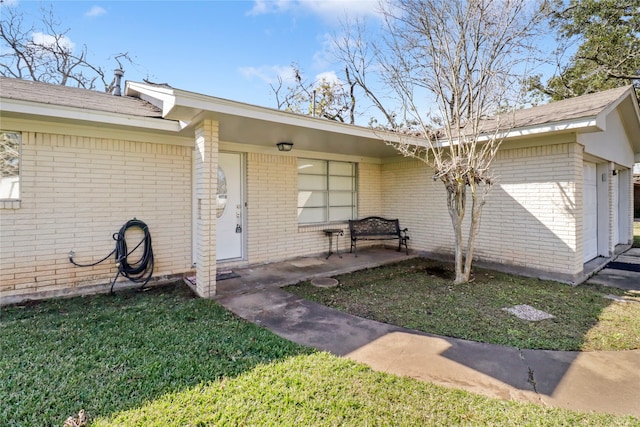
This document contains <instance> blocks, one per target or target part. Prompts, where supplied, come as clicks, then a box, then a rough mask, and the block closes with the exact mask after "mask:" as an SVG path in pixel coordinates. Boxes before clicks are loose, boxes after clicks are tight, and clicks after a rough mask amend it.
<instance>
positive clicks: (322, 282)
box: [311, 277, 338, 288]
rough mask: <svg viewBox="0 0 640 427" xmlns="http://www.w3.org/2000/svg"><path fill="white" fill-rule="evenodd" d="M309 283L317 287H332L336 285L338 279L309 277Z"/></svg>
mask: <svg viewBox="0 0 640 427" xmlns="http://www.w3.org/2000/svg"><path fill="white" fill-rule="evenodd" d="M311 284H312V285H313V286H317V287H318V288H333V287H335V286H338V281H337V280H336V279H333V278H331V277H316V278H315V279H311Z"/></svg>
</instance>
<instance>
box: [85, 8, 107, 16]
mask: <svg viewBox="0 0 640 427" xmlns="http://www.w3.org/2000/svg"><path fill="white" fill-rule="evenodd" d="M106 13H107V10H106V9H105V8H104V7H100V6H93V7H92V8H91V9H89V10H88V11H87V12H86V13H85V14H84V16H87V17H89V18H93V17H94V16H100V15H104V14H106Z"/></svg>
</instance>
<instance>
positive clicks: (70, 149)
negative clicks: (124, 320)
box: [0, 132, 192, 302]
mask: <svg viewBox="0 0 640 427" xmlns="http://www.w3.org/2000/svg"><path fill="white" fill-rule="evenodd" d="M191 156H192V150H191V148H190V147H182V146H177V145H164V144H153V143H144V142H136V141H129V140H111V139H101V138H90V137H79V136H68V135H59V134H45V133H34V132H22V164H21V202H20V204H19V208H17V209H6V207H7V206H5V209H0V227H1V241H0V300H2V302H8V301H9V302H10V301H11V300H12V299H15V298H16V297H17V296H19V295H24V294H32V295H40V296H55V295H65V294H77V293H82V288H84V287H89V286H93V285H98V284H105V283H110V282H111V280H112V279H113V277H114V276H115V272H116V268H115V266H114V264H113V258H110V259H109V260H108V261H106V262H104V263H103V264H101V265H99V266H96V267H92V268H78V267H75V266H73V265H72V264H71V263H69V261H68V254H69V251H70V250H72V249H73V250H75V252H76V258H75V259H76V260H77V261H78V262H80V263H89V262H92V261H96V260H98V259H100V258H102V257H104V256H105V255H106V254H108V253H109V252H110V251H111V250H113V248H114V246H115V242H114V240H113V239H112V235H113V233H116V232H117V231H118V230H119V229H120V227H121V226H122V225H123V224H124V223H125V222H126V221H128V220H130V219H132V218H134V217H136V218H138V219H140V220H142V221H144V222H145V223H146V224H147V225H148V226H149V229H150V231H151V235H152V239H153V250H154V254H155V260H156V266H155V273H154V276H158V277H161V276H163V275H172V274H177V273H181V272H185V271H187V270H189V269H190V268H191V245H190V241H191V159H192V157H191ZM17 206H18V204H16V207H17ZM132 231H133V230H132ZM135 243H136V244H137V241H136V242H135ZM116 286H117V285H116Z"/></svg>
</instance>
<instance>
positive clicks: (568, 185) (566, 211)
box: [382, 144, 583, 279]
mask: <svg viewBox="0 0 640 427" xmlns="http://www.w3.org/2000/svg"><path fill="white" fill-rule="evenodd" d="M581 150H582V147H581V146H579V145H578V144H557V145H549V146H541V147H532V148H521V149H503V150H501V151H500V153H499V155H498V157H497V158H496V161H495V163H494V171H495V175H496V177H497V184H496V185H495V186H494V187H493V189H492V191H491V193H490V194H489V196H488V198H487V204H486V205H485V207H484V209H483V213H482V217H481V226H480V233H479V235H478V240H477V246H476V251H475V257H476V258H478V259H480V260H482V261H485V262H489V263H499V264H506V265H509V266H514V267H521V268H526V269H531V270H537V271H540V272H548V273H554V274H559V275H560V276H561V277H564V278H566V279H570V278H571V277H574V276H576V275H578V274H580V273H581V272H582V268H583V263H582V247H581V246H580V243H579V240H581V239H577V236H581V233H582V215H581V214H580V215H577V214H576V213H579V212H580V210H579V208H578V207H579V206H581V204H582V155H581ZM432 175H433V174H432V171H431V170H430V169H429V168H428V167H427V166H426V165H424V164H423V163H422V162H420V161H417V160H405V161H401V162H395V163H389V164H386V165H384V166H383V167H382V188H383V191H382V194H384V195H385V200H384V205H385V216H389V217H398V218H400V223H401V225H402V226H403V227H408V228H409V230H410V236H411V247H412V249H416V250H419V251H424V252H427V253H434V254H435V253H437V254H453V228H452V225H451V220H450V217H449V214H448V210H447V207H446V197H445V194H446V193H445V189H444V187H443V185H442V184H441V183H440V182H439V181H433V180H432V179H431V177H432ZM550 177H553V178H551V179H550ZM465 221H466V223H467V226H468V223H469V218H468V217H467V218H466V219H465Z"/></svg>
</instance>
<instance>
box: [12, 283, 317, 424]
mask: <svg viewBox="0 0 640 427" xmlns="http://www.w3.org/2000/svg"><path fill="white" fill-rule="evenodd" d="M1 314H2V315H1V316H0V325H1V326H2V327H1V329H2V335H3V337H2V342H1V344H0V354H2V357H1V358H0V395H2V396H5V397H4V398H3V399H1V400H0V414H3V418H4V419H5V422H7V424H8V425H13V426H21V425H24V426H27V425H28V426H32V425H62V423H63V422H64V420H65V419H66V418H67V417H68V416H71V415H74V414H77V413H78V411H79V410H80V409H84V410H85V411H86V412H87V413H88V414H89V416H91V417H104V416H108V415H109V414H113V413H117V412H121V411H125V410H127V409H131V408H134V407H137V406H140V405H143V404H144V403H145V402H147V401H150V400H154V399H156V398H158V397H159V396H162V395H165V394H167V393H171V392H175V391H179V390H182V389H185V388H190V387H194V386H196V385H198V384H203V383H209V382H212V381H215V380H218V379H220V378H224V377H233V376H237V375H239V374H240V373H242V372H245V371H248V370H251V369H253V368H255V367H256V366H257V365H259V364H264V363H269V362H272V361H275V360H280V359H284V358H287V357H290V356H293V355H298V354H309V353H311V352H312V350H310V349H308V348H304V347H301V346H299V345H296V344H294V343H291V342H289V341H286V340H283V339H281V338H279V337H277V336H275V335H273V334H272V333H271V332H269V331H267V330H265V329H262V328H259V327H257V326H255V325H252V324H250V323H248V322H246V321H244V320H241V319H238V318H237V317H236V316H234V315H233V314H231V313H229V312H228V311H227V310H225V309H223V308H222V307H220V305H219V304H218V303H216V302H214V301H212V300H206V299H199V298H194V296H193V295H192V294H191V291H190V290H189V289H188V288H187V287H186V285H184V284H182V283H174V284H171V285H165V286H159V287H154V288H151V289H149V290H148V291H145V292H136V291H132V290H127V291H122V292H119V293H117V294H116V295H113V296H110V295H96V296H89V297H78V298H72V299H59V300H52V301H46V302H38V303H31V304H28V305H23V306H12V307H5V308H2V312H1Z"/></svg>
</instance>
